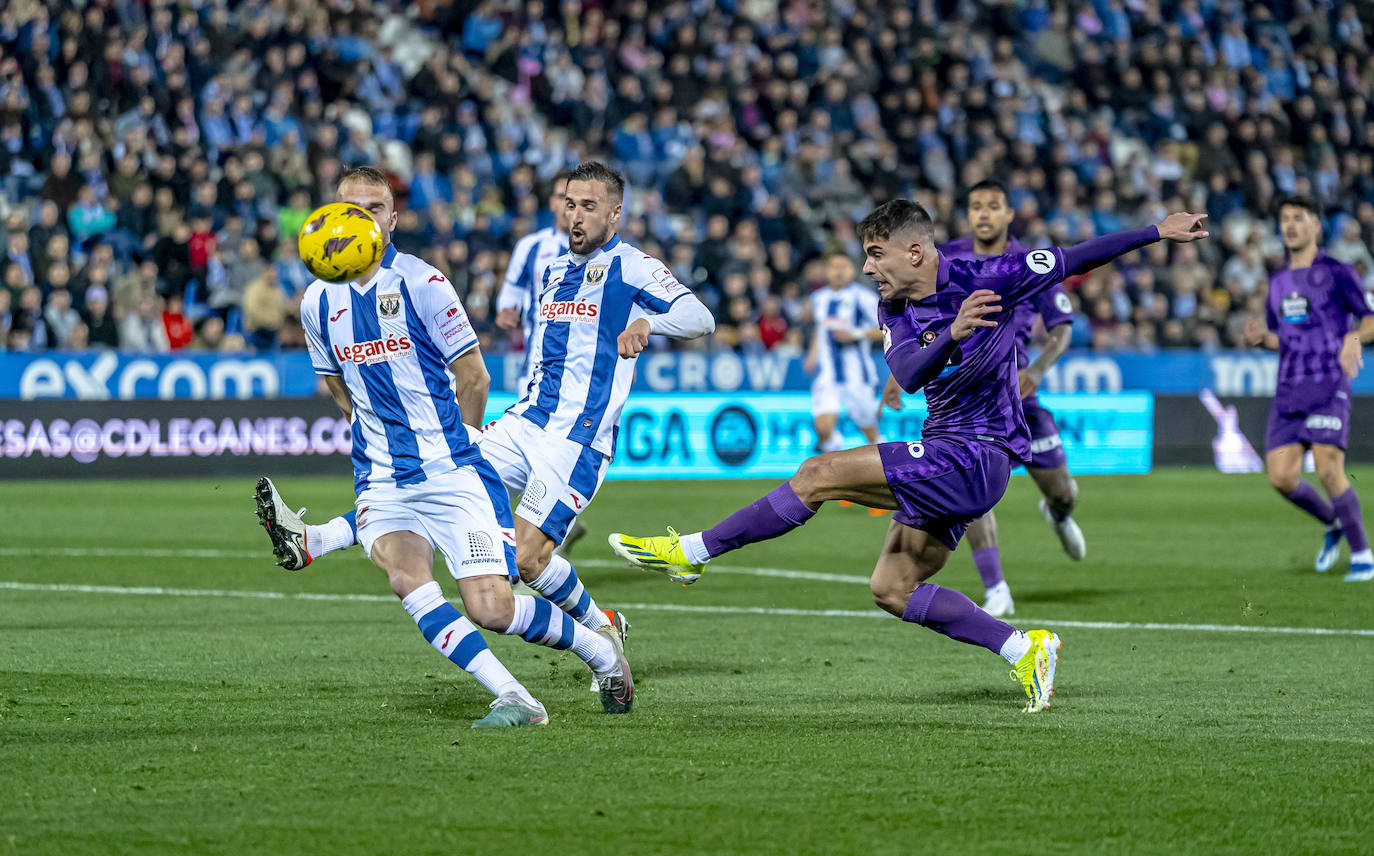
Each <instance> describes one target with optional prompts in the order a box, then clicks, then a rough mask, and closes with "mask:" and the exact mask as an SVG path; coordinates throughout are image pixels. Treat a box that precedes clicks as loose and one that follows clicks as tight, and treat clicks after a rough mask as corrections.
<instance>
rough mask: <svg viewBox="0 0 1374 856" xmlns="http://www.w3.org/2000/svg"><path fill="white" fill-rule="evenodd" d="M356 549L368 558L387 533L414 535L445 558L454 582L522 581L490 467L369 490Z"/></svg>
mask: <svg viewBox="0 0 1374 856" xmlns="http://www.w3.org/2000/svg"><path fill="white" fill-rule="evenodd" d="M357 523H358V543H359V544H361V545H362V547H363V551H364V552H366V553H367V555H369V556H371V555H372V545H373V544H375V543H376V541H377V539H378V538H380V537H382V536H383V535H386V534H387V533H389V532H414V533H415V534H416V535H420V536H422V537H423V538H424V539H425V540H426V541H428V542H429V544H430V546H431V547H433V548H434V549H435V550H437V551H439V552H440V553H443V554H444V561H446V562H447V563H448V571H449V573H450V574H453V578H454V579H455V580H461V579H464V578H466V577H480V576H484V575H487V574H497V575H500V576H503V577H511V578H514V579H518V578H519V576H518V572H517V571H516V569H515V521H514V520H513V519H512V518H511V511H510V500H509V499H508V498H507V496H506V492H505V489H504V488H503V487H502V485H501V482H500V479H499V478H497V476H496V472H495V471H494V470H493V469H492V468H491V465H490V464H488V463H487V462H486V461H481V462H479V463H477V464H474V465H472V466H467V467H462V468H460V469H458V470H456V471H454V472H451V473H444V474H443V475H440V476H435V477H434V478H430V479H426V480H425V481H422V482H420V483H419V484H413V485H406V486H404V487H402V486H397V485H391V484H386V485H370V486H368V487H367V488H365V489H364V490H363V492H362V493H361V494H359V495H358V521H357Z"/></svg>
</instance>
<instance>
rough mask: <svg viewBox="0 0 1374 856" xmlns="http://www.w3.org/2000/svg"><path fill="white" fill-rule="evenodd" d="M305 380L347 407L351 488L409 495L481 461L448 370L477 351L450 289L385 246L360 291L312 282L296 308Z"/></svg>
mask: <svg viewBox="0 0 1374 856" xmlns="http://www.w3.org/2000/svg"><path fill="white" fill-rule="evenodd" d="M301 324H302V325H303V326H304V327H305V340H306V343H307V345H308V346H309V349H310V362H311V363H312V364H313V365H314V367H315V373H316V374H321V375H333V376H336V377H342V378H343V381H344V383H345V384H347V386H348V394H349V396H350V397H351V398H352V399H353V482H354V489H355V490H356V491H357V492H358V493H361V492H362V491H363V490H364V489H365V488H367V487H368V486H370V485H383V484H391V485H411V484H417V483H419V482H422V481H425V480H426V479H430V478H433V477H435V476H438V475H442V474H443V473H447V472H452V471H454V470H456V469H458V468H459V467H463V466H468V465H470V464H475V463H477V462H478V461H480V460H482V456H481V453H480V452H479V451H478V450H477V446H476V445H474V444H473V443H471V442H470V441H469V440H468V432H467V428H466V426H464V424H463V415H462V413H461V412H460V411H459V409H458V402H457V400H456V399H455V397H454V394H453V382H454V378H453V374H452V373H451V372H450V371H449V369H448V365H449V363H451V362H453V361H454V360H455V359H457V358H458V357H460V356H462V355H463V354H465V353H467V352H468V351H470V350H472V349H473V348H475V347H477V335H476V333H475V332H474V331H473V329H472V324H471V323H470V322H469V321H468V316H467V313H466V312H464V311H463V306H462V304H461V303H459V302H458V295H457V294H455V293H454V291H453V286H452V285H450V284H449V281H448V279H447V278H445V277H444V275H443V274H441V273H439V271H438V270H436V269H435V268H433V267H432V266H430V265H429V264H426V263H425V262H423V261H421V260H420V259H418V258H416V257H415V256H412V255H408V254H406V253H398V252H396V248H395V247H394V246H388V247H387V250H386V254H385V255H384V256H383V257H382V266H381V268H380V269H379V270H378V271H377V274H376V275H375V276H374V277H373V278H372V280H371V281H370V282H368V283H367V284H366V285H358V284H356V283H349V282H340V283H332V282H324V281H322V280H316V281H315V282H313V283H311V284H310V287H309V288H307V289H306V292H305V296H304V298H303V299H302V301H301Z"/></svg>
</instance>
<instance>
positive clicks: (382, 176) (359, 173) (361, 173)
mask: <svg viewBox="0 0 1374 856" xmlns="http://www.w3.org/2000/svg"><path fill="white" fill-rule="evenodd" d="M348 181H356V182H358V183H360V184H376V185H380V186H382V187H385V188H386V192H387V193H389V194H391V199H392V204H395V201H396V194H395V193H394V192H393V191H392V190H391V182H390V181H388V180H387V177H386V173H384V172H382V171H381V170H380V169H377V168H376V167H375V166H355V167H353V168H351V169H349V170H347V171H346V172H344V174H343V175H341V176H339V183H338V184H336V185H334V190H335V191H336V192H337V191H338V189H339V188H340V187H343V186H344V183H345V182H348Z"/></svg>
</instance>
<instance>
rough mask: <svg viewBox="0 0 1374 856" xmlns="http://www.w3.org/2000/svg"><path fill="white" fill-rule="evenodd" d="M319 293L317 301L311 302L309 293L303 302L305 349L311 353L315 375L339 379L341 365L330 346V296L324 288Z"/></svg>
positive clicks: (302, 325)
mask: <svg viewBox="0 0 1374 856" xmlns="http://www.w3.org/2000/svg"><path fill="white" fill-rule="evenodd" d="M319 292H320V294H319V298H318V299H317V300H313V301H312V300H310V295H309V294H308V293H307V295H306V299H305V300H303V301H302V302H301V305H302V307H304V308H303V309H302V311H301V327H303V328H304V329H305V347H306V350H307V351H309V352H310V365H311V366H313V367H314V369H315V374H317V375H326V376H329V377H338V376H339V374H340V373H341V372H340V369H339V363H338V360H336V359H335V358H334V351H333V349H332V348H330V346H329V327H328V323H329V321H328V319H329V294H328V292H326V291H325V290H324V289H323V288H321V289H320V290H319Z"/></svg>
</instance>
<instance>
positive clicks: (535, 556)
mask: <svg viewBox="0 0 1374 856" xmlns="http://www.w3.org/2000/svg"><path fill="white" fill-rule="evenodd" d="M541 553H542V551H540V550H539V549H538V548H532V549H527V550H526V549H521V548H520V547H517V548H516V550H515V569H516V570H517V571H519V572H520V579H522V580H524V581H525V582H527V583H532V582H534V581H535V580H537V579H539V575H540V574H542V573H544V569H545V568H547V567H548V566H549V559H550V555H542V554H541Z"/></svg>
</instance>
